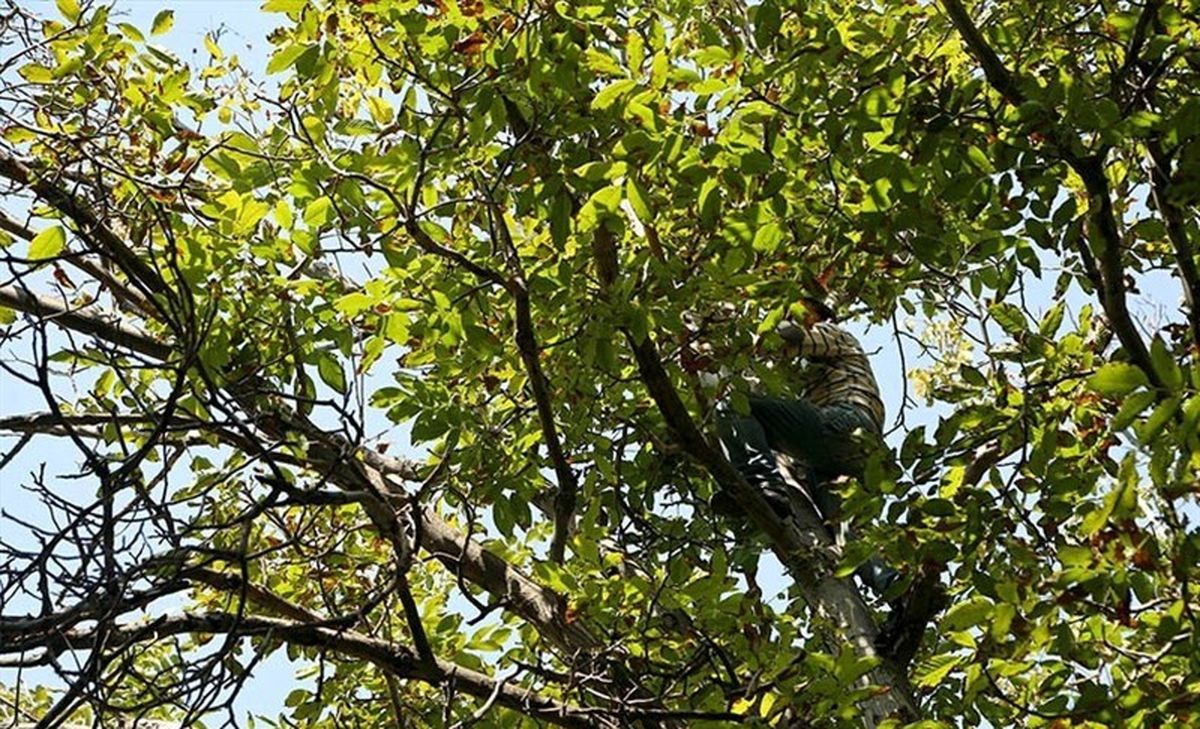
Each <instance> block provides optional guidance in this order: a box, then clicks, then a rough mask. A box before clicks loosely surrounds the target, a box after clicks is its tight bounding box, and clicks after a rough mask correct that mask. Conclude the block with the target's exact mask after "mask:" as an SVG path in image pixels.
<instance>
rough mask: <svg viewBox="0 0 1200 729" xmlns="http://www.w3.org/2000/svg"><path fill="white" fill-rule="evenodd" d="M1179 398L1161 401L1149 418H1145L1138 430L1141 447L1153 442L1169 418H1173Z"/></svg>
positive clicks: (1177, 407)
mask: <svg viewBox="0 0 1200 729" xmlns="http://www.w3.org/2000/svg"><path fill="white" fill-rule="evenodd" d="M1179 402H1180V400H1179V398H1177V397H1170V398H1167V399H1166V400H1163V401H1162V402H1161V403H1159V404H1158V407H1156V408H1154V411H1153V412H1152V413H1150V417H1148V418H1146V422H1145V423H1143V424H1142V427H1141V428H1139V429H1138V440H1139V441H1140V442H1141V443H1142V445H1149V444H1151V443H1153V442H1154V439H1155V438H1157V437H1158V434H1159V433H1161V432H1162V429H1163V428H1164V427H1165V426H1166V424H1167V423H1169V422H1171V418H1173V417H1175V411H1177V410H1178V409H1179Z"/></svg>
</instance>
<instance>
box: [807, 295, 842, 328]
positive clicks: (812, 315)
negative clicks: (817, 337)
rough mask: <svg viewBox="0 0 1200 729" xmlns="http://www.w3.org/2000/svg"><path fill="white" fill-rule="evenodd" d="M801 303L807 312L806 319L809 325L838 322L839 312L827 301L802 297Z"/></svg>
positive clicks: (814, 297) (813, 297) (812, 297)
mask: <svg viewBox="0 0 1200 729" xmlns="http://www.w3.org/2000/svg"><path fill="white" fill-rule="evenodd" d="M800 302H801V303H802V304H804V308H805V310H806V317H805V318H807V319H808V322H807V323H809V324H815V323H817V322H822V321H827V322H836V321H837V318H838V317H837V310H836V309H834V308H833V306H831V305H830V304H829V302H828V301H826V300H825V299H823V298H819V297H816V296H801V297H800Z"/></svg>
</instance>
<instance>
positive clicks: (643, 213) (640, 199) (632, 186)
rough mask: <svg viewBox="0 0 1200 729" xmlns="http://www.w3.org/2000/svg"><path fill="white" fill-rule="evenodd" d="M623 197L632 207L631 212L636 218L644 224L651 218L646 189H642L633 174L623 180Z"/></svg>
mask: <svg viewBox="0 0 1200 729" xmlns="http://www.w3.org/2000/svg"><path fill="white" fill-rule="evenodd" d="M625 198H626V199H627V200H629V206H630V207H631V208H633V214H634V215H636V216H637V219H638V220H640V221H642V223H644V224H648V223H650V222H651V221H652V220H653V216H652V214H651V213H650V202H649V200H648V196H647V195H646V191H645V190H643V189H642V186H641V185H640V184H638V181H637V179H635V178H634V177H633V176H630V177H628V178H627V179H626V180H625Z"/></svg>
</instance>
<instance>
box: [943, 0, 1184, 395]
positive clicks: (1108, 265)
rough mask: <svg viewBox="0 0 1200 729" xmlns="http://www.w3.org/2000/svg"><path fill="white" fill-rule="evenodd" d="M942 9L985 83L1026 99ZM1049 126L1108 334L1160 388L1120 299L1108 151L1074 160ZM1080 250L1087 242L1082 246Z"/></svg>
mask: <svg viewBox="0 0 1200 729" xmlns="http://www.w3.org/2000/svg"><path fill="white" fill-rule="evenodd" d="M940 1H941V4H942V7H943V8H944V9H945V11H946V15H948V16H949V18H950V22H951V24H952V25H953V26H954V28H955V29H956V30H957V31H958V34H959V35H960V36H962V39H963V42H964V43H966V45H967V48H968V49H969V50H970V51H971V53H972V55H974V56H975V58H976V60H978V61H979V65H980V67H982V68H983V73H984V76H986V77H987V80H988V83H990V84H991V85H992V87H993V88H995V89H996V91H998V92H999V93H1000V95H1001V96H1002V97H1004V99H1005V100H1006V101H1007V102H1008V103H1010V104H1014V105H1019V104H1022V103H1024V102H1025V101H1026V100H1027V97H1026V95H1025V93H1024V92H1023V91H1022V89H1021V83H1020V81H1021V80H1020V78H1019V77H1018V76H1017V74H1015V73H1013V72H1012V71H1010V70H1009V69H1008V68H1007V67H1006V66H1005V65H1004V62H1003V61H1002V60H1000V56H998V55H997V54H996V51H995V50H993V49H992V47H991V46H990V45H988V42H987V40H986V39H985V38H984V37H983V34H982V33H980V31H979V29H978V28H977V27H976V26H975V23H974V22H972V20H971V16H970V15H968V14H967V11H966V8H964V7H963V4H962V2H961V0H940ZM1047 113H1048V114H1049V119H1048V123H1047V124H1045V125H1044V132H1045V136H1046V138H1047V139H1048V140H1049V141H1050V143H1051V145H1052V147H1053V148H1054V149H1055V151H1056V152H1057V153H1058V154H1059V156H1061V157H1062V158H1063V160H1065V161H1066V162H1067V164H1069V165H1070V166H1071V168H1072V169H1073V170H1075V172H1076V173H1077V174H1078V175H1079V176H1080V177H1081V178H1082V179H1083V182H1084V185H1085V186H1086V187H1087V191H1088V195H1089V200H1088V216H1089V220H1088V235H1089V237H1091V238H1092V239H1093V241H1094V242H1095V243H1096V248H1097V249H1099V259H1100V260H1099V262H1100V267H1099V272H1100V274H1101V276H1100V278H1101V281H1100V284H1101V285H1100V289H1099V294H1100V303H1101V305H1102V306H1103V307H1104V313H1105V314H1106V315H1107V316H1108V319H1109V322H1110V323H1111V324H1112V327H1113V332H1115V333H1116V335H1117V338H1118V339H1119V340H1120V342H1121V346H1123V347H1124V348H1125V350H1126V352H1128V353H1129V357H1130V359H1131V360H1132V361H1133V363H1134V364H1136V365H1138V366H1139V367H1140V368H1141V369H1142V370H1143V371H1144V372H1145V374H1146V377H1147V378H1148V379H1149V380H1150V382H1151V384H1153V385H1154V386H1155V387H1161V386H1162V382H1161V381H1160V380H1159V378H1158V375H1157V374H1155V372H1154V367H1153V366H1152V365H1151V362H1150V350H1149V349H1147V347H1146V343H1145V341H1143V339H1142V336H1141V334H1140V333H1139V332H1138V330H1137V326H1136V325H1135V324H1134V323H1133V318H1132V317H1131V316H1130V314H1129V308H1128V305H1127V303H1126V301H1125V268H1124V264H1123V263H1122V261H1121V253H1122V246H1121V233H1120V229H1119V227H1118V225H1117V219H1116V216H1115V215H1114V213H1113V206H1112V197H1111V194H1110V190H1109V185H1108V177H1107V175H1106V174H1105V161H1104V160H1105V157H1106V156H1107V150H1104V149H1102V150H1100V151H1099V152H1097V153H1096V154H1093V155H1088V156H1083V157H1081V156H1079V155H1077V154H1076V153H1075V152H1074V151H1073V145H1072V144H1071V143H1070V140H1064V139H1063V138H1062V136H1061V134H1060V132H1059V125H1058V123H1057V121H1058V120H1057V118H1056V115H1055V114H1054V113H1053V111H1048V112H1047ZM1081 246H1086V243H1084V242H1081ZM1080 255H1081V256H1083V257H1085V258H1087V257H1088V255H1089V253H1088V252H1087V251H1081V253H1080Z"/></svg>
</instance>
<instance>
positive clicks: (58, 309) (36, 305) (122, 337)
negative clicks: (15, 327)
mask: <svg viewBox="0 0 1200 729" xmlns="http://www.w3.org/2000/svg"><path fill="white" fill-rule="evenodd" d="M0 306H7V307H8V308H10V309H16V310H17V311H21V312H24V313H26V314H31V315H33V316H39V317H43V318H46V319H51V320H53V321H54V323H55V324H58V325H59V326H62V327H65V328H67V329H71V330H73V331H77V332H82V333H84V334H90V335H92V336H94V337H96V338H97V339H103V340H105V341H107V342H110V343H112V344H116V345H118V346H121V347H127V348H128V349H131V350H133V351H134V352H138V353H140V354H144V355H146V356H148V357H153V358H154V359H158V360H162V361H164V362H165V361H168V360H170V359H171V355H172V353H173V352H172V349H171V348H170V347H169V346H167V345H166V344H163V343H162V342H159V341H157V340H155V339H154V338H152V337H151V336H150V335H148V334H146V333H144V332H141V331H138V330H137V329H134V328H132V327H130V326H128V325H126V324H124V323H122V322H120V321H106V320H105V319H103V318H102V317H101V315H100V313H99V312H96V311H92V310H88V309H70V308H68V307H67V306H66V305H65V304H63V303H62V302H60V301H56V300H54V299H52V298H50V297H48V296H40V295H38V294H34V293H32V292H29V291H26V290H23V289H19V288H17V287H15V286H0Z"/></svg>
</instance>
